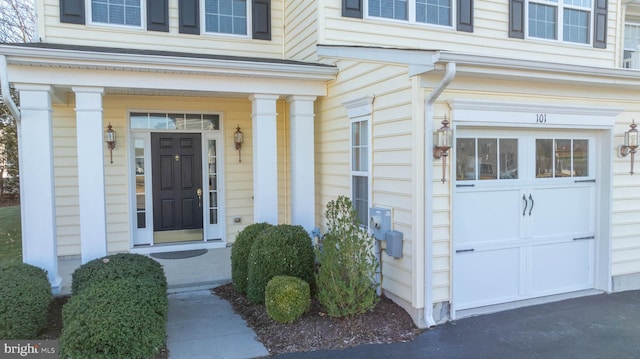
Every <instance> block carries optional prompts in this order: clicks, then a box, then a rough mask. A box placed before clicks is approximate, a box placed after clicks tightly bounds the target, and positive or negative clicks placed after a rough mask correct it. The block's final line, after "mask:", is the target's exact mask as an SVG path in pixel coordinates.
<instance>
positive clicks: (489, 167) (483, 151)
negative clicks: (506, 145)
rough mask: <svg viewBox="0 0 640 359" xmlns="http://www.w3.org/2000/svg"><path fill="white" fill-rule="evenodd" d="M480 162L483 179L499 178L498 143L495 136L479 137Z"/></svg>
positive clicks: (481, 177)
mask: <svg viewBox="0 0 640 359" xmlns="http://www.w3.org/2000/svg"><path fill="white" fill-rule="evenodd" d="M478 163H479V164H480V179H481V180H489V179H497V178H498V143H497V140H496V139H495V138H479V139H478Z"/></svg>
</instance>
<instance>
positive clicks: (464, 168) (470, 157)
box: [456, 138, 476, 181]
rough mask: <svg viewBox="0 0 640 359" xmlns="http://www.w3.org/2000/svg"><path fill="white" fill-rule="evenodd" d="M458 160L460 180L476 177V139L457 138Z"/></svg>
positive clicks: (457, 167)
mask: <svg viewBox="0 0 640 359" xmlns="http://www.w3.org/2000/svg"><path fill="white" fill-rule="evenodd" d="M456 149H457V157H456V158H457V160H456V178H457V179H458V180H459V181H469V180H475V179H476V140H475V139H474V138H458V139H456Z"/></svg>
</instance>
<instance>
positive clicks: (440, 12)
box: [367, 0, 453, 26]
mask: <svg viewBox="0 0 640 359" xmlns="http://www.w3.org/2000/svg"><path fill="white" fill-rule="evenodd" d="M367 5H368V12H367V13H368V15H369V16H372V17H382V18H387V19H394V20H408V21H409V22H416V23H425V24H434V25H443V26H451V22H452V15H451V14H452V10H453V9H452V6H453V5H452V1H451V0H368V2H367Z"/></svg>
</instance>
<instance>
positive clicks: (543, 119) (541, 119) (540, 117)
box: [536, 113, 547, 123]
mask: <svg viewBox="0 0 640 359" xmlns="http://www.w3.org/2000/svg"><path fill="white" fill-rule="evenodd" d="M536 123H547V114H546V113H537V114H536Z"/></svg>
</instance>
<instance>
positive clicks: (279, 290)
mask: <svg viewBox="0 0 640 359" xmlns="http://www.w3.org/2000/svg"><path fill="white" fill-rule="evenodd" d="M265 303H266V308H267V314H268V315H269V317H270V318H271V319H273V320H275V321H276V322H279V323H291V322H293V321H294V320H296V319H298V318H300V316H301V315H302V314H303V313H304V312H306V311H307V310H309V307H310V306H311V291H310V290H309V283H307V282H305V281H303V280H302V279H300V278H296V277H291V276H286V275H285V276H275V277H273V278H272V279H271V280H270V281H269V283H267V289H266V291H265Z"/></svg>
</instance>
